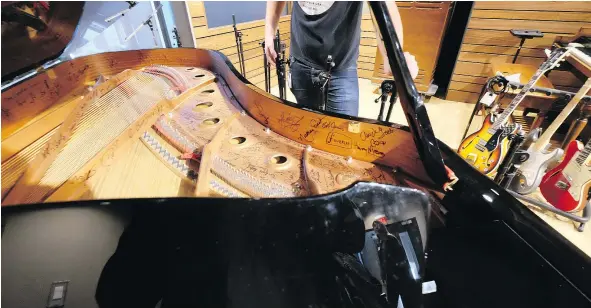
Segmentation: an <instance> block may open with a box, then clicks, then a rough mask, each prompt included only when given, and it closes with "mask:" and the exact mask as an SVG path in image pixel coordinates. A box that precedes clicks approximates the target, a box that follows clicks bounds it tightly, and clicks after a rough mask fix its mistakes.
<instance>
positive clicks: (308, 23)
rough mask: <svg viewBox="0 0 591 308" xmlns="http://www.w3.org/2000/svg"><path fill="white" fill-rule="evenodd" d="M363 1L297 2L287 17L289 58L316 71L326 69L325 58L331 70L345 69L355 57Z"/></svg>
mask: <svg viewBox="0 0 591 308" xmlns="http://www.w3.org/2000/svg"><path fill="white" fill-rule="evenodd" d="M362 5H363V2H350V1H346V2H345V1H343V2H339V1H298V2H296V3H294V4H293V11H292V15H291V46H290V50H291V55H292V56H293V57H294V58H296V60H299V61H301V62H303V63H304V64H307V65H309V66H311V67H314V68H317V69H325V68H326V60H327V57H328V55H332V58H333V61H334V62H335V67H334V70H341V69H346V68H349V67H350V66H352V65H354V64H356V62H357V58H358V56H359V40H360V32H361V28H360V26H361V10H362Z"/></svg>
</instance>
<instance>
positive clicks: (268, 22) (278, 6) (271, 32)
mask: <svg viewBox="0 0 591 308" xmlns="http://www.w3.org/2000/svg"><path fill="white" fill-rule="evenodd" d="M284 8H285V1H267V13H266V15H265V55H266V56H267V61H269V63H271V65H275V59H276V58H277V53H276V52H275V47H274V44H273V39H274V38H275V31H277V25H278V24H279V18H280V17H281V12H283V9H284Z"/></svg>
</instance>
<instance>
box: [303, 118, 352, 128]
mask: <svg viewBox="0 0 591 308" xmlns="http://www.w3.org/2000/svg"><path fill="white" fill-rule="evenodd" d="M326 118H327V116H324V117H322V118H318V119H312V120H310V126H312V127H313V128H328V129H332V130H335V129H338V130H345V129H344V128H342V127H340V126H337V124H336V123H335V121H330V120H326Z"/></svg>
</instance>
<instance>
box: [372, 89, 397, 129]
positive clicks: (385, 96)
mask: <svg viewBox="0 0 591 308" xmlns="http://www.w3.org/2000/svg"><path fill="white" fill-rule="evenodd" d="M380 88H381V90H382V94H381V95H380V97H378V98H376V100H375V101H374V102H375V103H378V102H379V101H381V105H380V113H379V114H378V121H384V108H385V106H386V101H387V100H388V95H389V96H390V106H388V115H387V116H386V122H390V116H392V109H393V107H394V104H396V99H397V98H398V94H397V92H396V84H395V83H394V80H384V81H382V85H381V86H380Z"/></svg>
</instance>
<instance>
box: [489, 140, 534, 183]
mask: <svg viewBox="0 0 591 308" xmlns="http://www.w3.org/2000/svg"><path fill="white" fill-rule="evenodd" d="M508 139H509V140H510V141H511V144H510V145H509V150H508V151H507V156H506V157H505V159H504V160H503V162H502V163H501V165H500V166H499V172H497V175H496V176H495V179H494V181H495V182H496V183H497V184H499V186H501V187H503V188H505V189H508V188H509V184H511V181H512V180H513V178H514V177H515V175H516V174H517V169H518V168H517V166H518V165H519V164H520V163H522V162H524V161H526V160H527V159H528V158H529V154H528V153H527V152H526V151H523V150H521V149H520V148H521V145H522V144H523V142H524V141H525V132H524V131H523V130H521V129H520V130H519V132H517V133H516V134H511V135H509V137H508Z"/></svg>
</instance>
